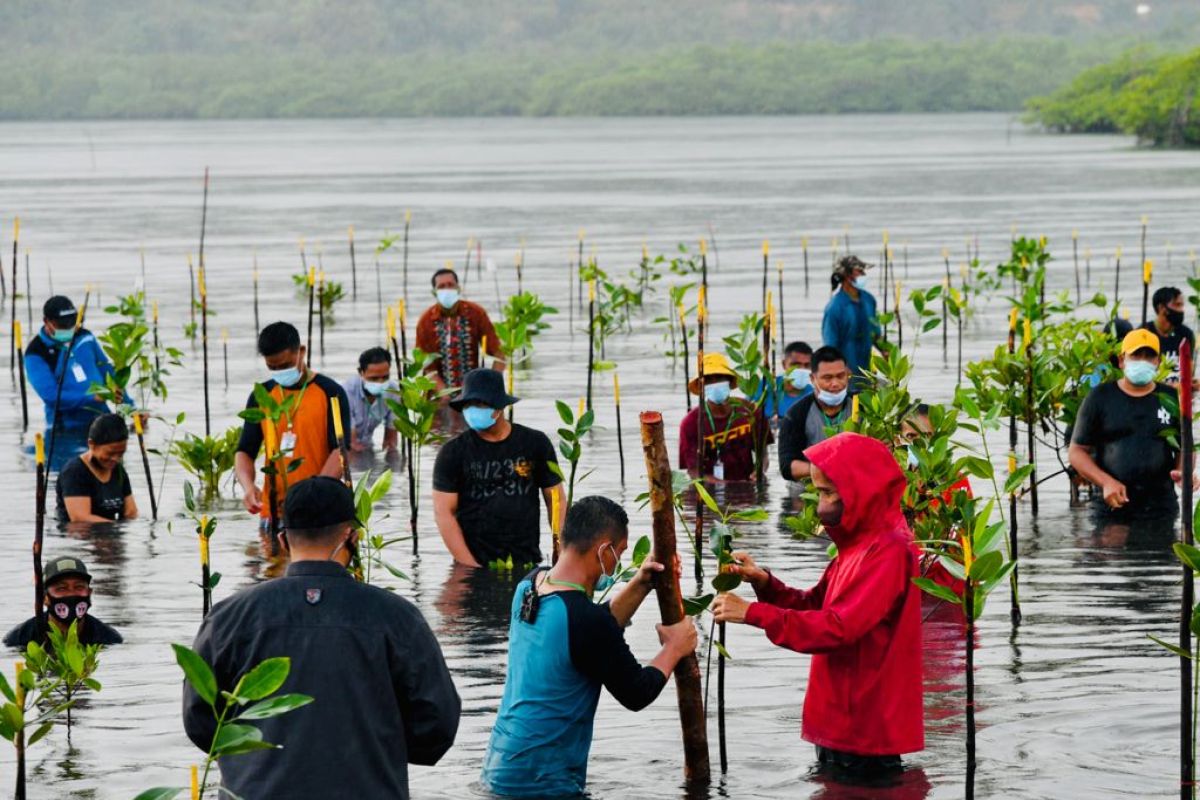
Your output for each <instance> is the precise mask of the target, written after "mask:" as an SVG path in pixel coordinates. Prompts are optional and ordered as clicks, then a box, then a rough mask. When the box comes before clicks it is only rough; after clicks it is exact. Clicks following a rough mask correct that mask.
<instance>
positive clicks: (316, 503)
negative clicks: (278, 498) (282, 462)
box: [283, 475, 362, 530]
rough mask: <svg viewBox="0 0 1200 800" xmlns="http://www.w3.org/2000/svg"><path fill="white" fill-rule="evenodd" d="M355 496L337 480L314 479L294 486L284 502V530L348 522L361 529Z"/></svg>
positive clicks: (318, 476)
mask: <svg viewBox="0 0 1200 800" xmlns="http://www.w3.org/2000/svg"><path fill="white" fill-rule="evenodd" d="M355 512H356V509H355V507H354V492H353V491H351V490H350V487H349V486H347V485H346V484H344V483H342V482H341V481H340V480H338V479H337V478H330V477H328V476H325V475H316V476H314V477H312V478H306V479H304V480H302V481H300V482H298V483H294V484H292V485H291V487H290V488H289V489H288V492H287V497H286V498H285V499H284V501H283V521H284V522H283V524H284V527H285V528H294V529H299V530H304V529H306V528H324V527H327V526H329V525H337V524H339V523H342V522H349V523H351V524H352V525H353V526H354V527H356V528H361V527H362V523H360V522H359V521H358V517H357V515H356V513H355Z"/></svg>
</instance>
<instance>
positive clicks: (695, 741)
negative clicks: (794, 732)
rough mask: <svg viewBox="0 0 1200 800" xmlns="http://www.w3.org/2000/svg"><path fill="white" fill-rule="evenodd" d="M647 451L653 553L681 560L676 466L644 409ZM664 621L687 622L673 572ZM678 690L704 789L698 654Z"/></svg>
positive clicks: (691, 762)
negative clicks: (673, 484)
mask: <svg viewBox="0 0 1200 800" xmlns="http://www.w3.org/2000/svg"><path fill="white" fill-rule="evenodd" d="M640 422H641V429H642V452H643V454H644V455H645V460H646V474H647V477H648V478H649V481H650V514H651V519H652V525H653V536H654V544H653V551H654V556H655V558H656V559H658V560H660V562H661V563H664V564H671V563H674V561H675V554H676V552H677V550H676V539H675V505H674V502H673V497H674V495H673V493H672V487H671V462H670V460H669V459H668V457H667V443H666V439H665V438H664V436H663V420H662V414H660V413H659V412H657V411H643V412H642V414H641V415H640ZM654 591H655V594H656V595H657V597H658V609H659V613H660V615H661V617H662V621H663V623H664V624H666V625H673V624H674V623H676V622H679V621H681V620H682V619H683V618H684V615H683V594H682V592H681V591H680V587H679V580H678V579H677V578H676V577H675V573H674V571H673V570H670V569H668V570H665V571H664V572H663V573H662V574H661V575H660V576H659V577H658V578H656V579H655V582H654ZM674 675H675V691H676V695H677V697H678V698H679V721H680V724H681V725H682V727H683V763H684V780H685V782H686V783H687V784H688V786H690V787H699V786H703V785H705V784H707V783H708V782H709V780H710V775H711V768H710V766H709V757H708V728H707V724H706V722H705V718H704V695H703V692H702V690H701V685H700V662H699V661H698V660H697V658H696V656H695V654H694V653H693V654H691V655H688V656H686V657H684V658H683V659H681V660H680V661H679V663H678V664H676V666H675V672H674Z"/></svg>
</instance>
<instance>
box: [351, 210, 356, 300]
mask: <svg viewBox="0 0 1200 800" xmlns="http://www.w3.org/2000/svg"><path fill="white" fill-rule="evenodd" d="M350 292H351V296H352V297H353V298H354V299H355V300H358V260H357V259H355V257H354V226H353V225H351V226H350Z"/></svg>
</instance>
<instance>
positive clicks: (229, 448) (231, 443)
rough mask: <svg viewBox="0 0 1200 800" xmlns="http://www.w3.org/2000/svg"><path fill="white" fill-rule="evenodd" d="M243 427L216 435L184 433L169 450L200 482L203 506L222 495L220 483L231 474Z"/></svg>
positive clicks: (238, 426)
mask: <svg viewBox="0 0 1200 800" xmlns="http://www.w3.org/2000/svg"><path fill="white" fill-rule="evenodd" d="M241 431H242V427H241V426H240V425H234V426H232V427H230V428H228V429H226V430H225V431H224V432H223V433H219V434H217V435H216V436H194V435H192V434H190V433H189V434H187V435H185V436H184V438H183V439H182V440H180V441H177V442H174V443H173V444H172V445H171V446H170V449H169V452H170V453H171V455H172V456H174V458H175V459H176V460H177V461H178V462H179V465H180V466H181V467H183V468H184V470H186V471H187V472H189V473H190V474H192V475H193V476H195V478H196V480H198V481H199V483H200V496H199V498H198V499H197V502H198V503H199V504H200V505H201V506H204V505H206V504H208V503H211V502H212V501H213V500H216V499H217V497H219V496H220V494H221V480H222V479H223V478H224V477H225V476H226V475H227V474H229V473H230V472H231V470H232V469H233V466H234V458H235V456H236V455H237V444H238V438H239V437H240V435H241Z"/></svg>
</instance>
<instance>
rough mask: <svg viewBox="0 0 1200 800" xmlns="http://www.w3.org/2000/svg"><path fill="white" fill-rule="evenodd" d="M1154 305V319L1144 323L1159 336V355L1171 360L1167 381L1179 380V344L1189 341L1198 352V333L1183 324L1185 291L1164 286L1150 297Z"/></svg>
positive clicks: (1144, 326)
mask: <svg viewBox="0 0 1200 800" xmlns="http://www.w3.org/2000/svg"><path fill="white" fill-rule="evenodd" d="M1150 302H1151V303H1152V304H1153V306H1154V319H1152V320H1150V321H1149V322H1147V323H1145V324H1144V325H1142V328H1144V329H1145V330H1148V331H1150V332H1151V333H1153V334H1154V335H1155V336H1157V337H1158V349H1159V356H1160V357H1165V358H1169V359H1170V360H1171V371H1170V373H1169V374H1168V375H1167V380H1166V383H1170V384H1176V383H1178V382H1179V346H1180V345H1181V344H1183V343H1184V342H1185V341H1187V342H1188V343H1189V344H1191V346H1192V352H1193V353H1194V352H1196V334H1194V333H1192V329H1191V328H1189V327H1188V326H1187V325H1184V324H1183V310H1184V305H1183V292H1181V291H1179V289H1177V288H1175V287H1174V286H1163V287H1162V288H1160V289H1158V290H1157V291H1155V292H1154V296H1153V297H1152V298H1151V299H1150Z"/></svg>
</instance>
